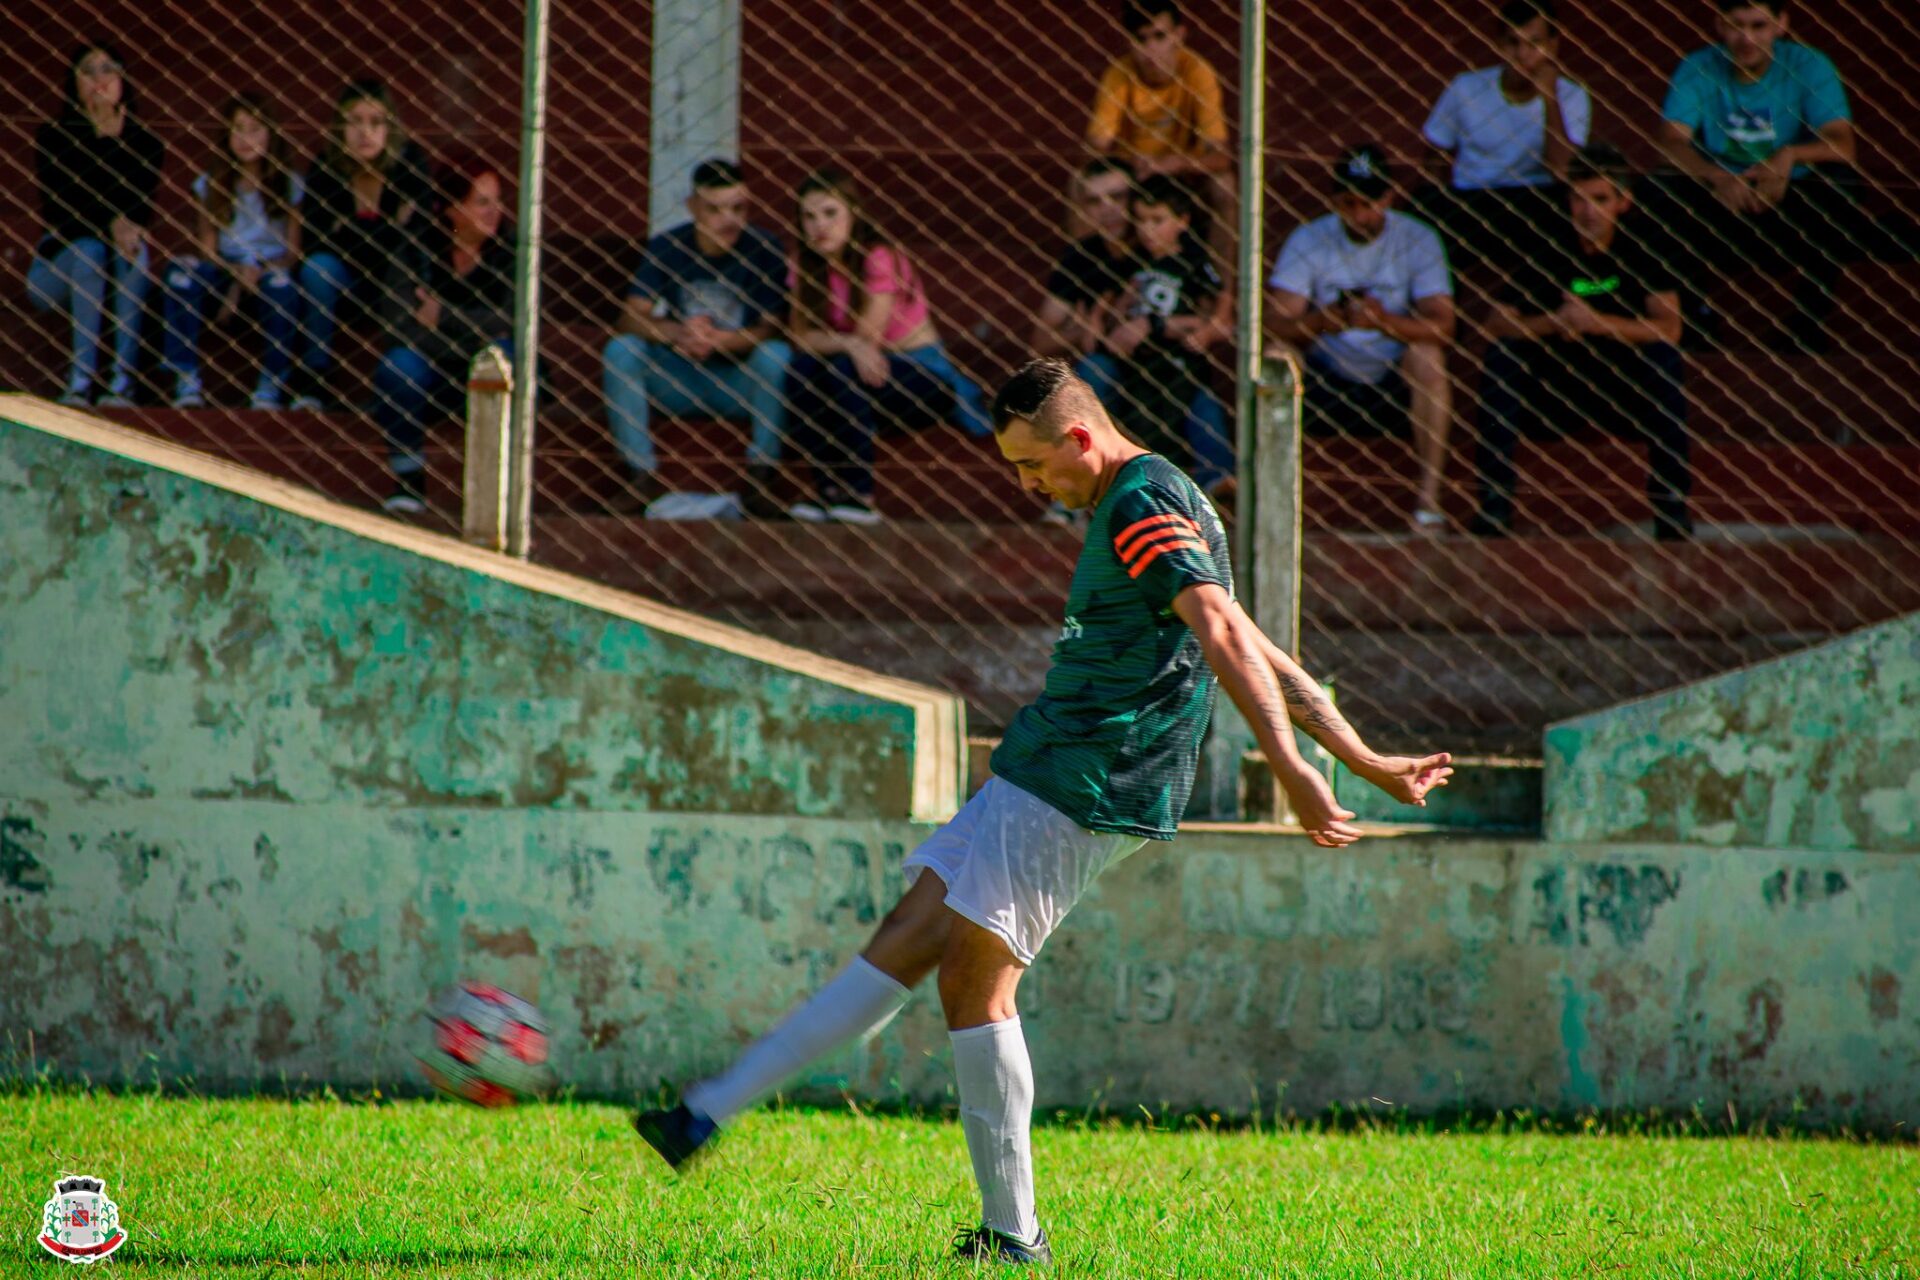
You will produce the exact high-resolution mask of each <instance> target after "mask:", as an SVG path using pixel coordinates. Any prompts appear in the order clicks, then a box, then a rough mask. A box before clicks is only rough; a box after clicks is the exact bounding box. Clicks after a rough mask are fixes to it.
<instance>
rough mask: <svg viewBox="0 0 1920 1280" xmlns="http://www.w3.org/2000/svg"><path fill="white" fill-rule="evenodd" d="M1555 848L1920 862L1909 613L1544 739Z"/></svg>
mask: <svg viewBox="0 0 1920 1280" xmlns="http://www.w3.org/2000/svg"><path fill="white" fill-rule="evenodd" d="M1545 794H1546V808H1547V818H1546V831H1547V835H1548V836H1549V837H1551V838H1554V839H1561V840H1585V841H1603V840H1626V841H1641V840H1661V841H1676V842H1684V843H1690V844H1703V845H1714V846H1734V845H1759V846H1764V847H1767V848H1798V849H1822V850H1842V849H1869V850H1877V851H1882V852H1888V853H1893V852H1902V851H1904V852H1915V851H1920V614H1916V615H1910V616H1908V617H1905V618H1900V619H1896V620H1895V621H1892V622H1887V623H1882V624H1880V625H1879V626H1874V627H1867V628H1864V629H1862V630H1860V631H1857V632H1854V633H1853V634H1851V635H1847V636H1843V637H1841V638H1840V639H1838V640H1833V641H1830V642H1828V643H1826V644H1822V645H1817V646H1815V647H1813V648H1811V649H1807V650H1804V651H1803V652H1800V653H1795V654H1790V655H1788V656H1787V657H1784V658H1777V659H1774V660H1773V661H1771V662H1763V663H1758V664H1756V665H1754V666H1751V667H1747V668H1745V669H1744V670H1740V671H1734V672H1730V673H1728V674H1727V675H1724V676H1718V677H1715V678H1713V679H1710V680H1703V681H1700V682H1699V683H1697V684H1690V685H1687V686H1685V687H1683V688H1679V689H1674V690H1671V691H1670V692H1667V693H1662V694H1657V695H1655V696H1653V697H1651V698H1645V699H1642V700H1640V701H1638V702H1632V703H1628V704H1626V705H1624V706H1620V707H1613V708H1609V709H1608V710H1606V711H1601V712H1596V713H1595V714H1593V715H1589V716H1583V717H1580V718H1579V719H1575V720H1568V721H1566V722H1564V723H1561V724H1557V725H1554V726H1552V727H1551V728H1549V729H1548V731H1547V735H1546V781H1545Z"/></svg>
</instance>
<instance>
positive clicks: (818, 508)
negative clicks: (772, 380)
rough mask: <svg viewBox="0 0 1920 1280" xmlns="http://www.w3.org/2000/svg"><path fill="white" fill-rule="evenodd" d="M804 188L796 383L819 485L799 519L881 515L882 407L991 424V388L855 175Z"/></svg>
mask: <svg viewBox="0 0 1920 1280" xmlns="http://www.w3.org/2000/svg"><path fill="white" fill-rule="evenodd" d="M796 195H797V199H798V205H799V207H798V215H797V216H798V224H799V225H798V239H799V261H798V265H797V267H796V268H795V270H794V272H793V275H792V277H791V278H792V282H793V301H792V330H793V345H794V350H795V354H794V358H793V366H792V370H791V373H790V374H789V377H788V387H789V388H790V389H791V393H792V397H793V414H794V417H795V418H796V419H797V420H798V423H799V431H798V432H797V433H796V443H797V445H798V448H799V452H800V453H801V455H802V456H803V457H805V458H806V459H807V461H808V462H809V463H810V465H811V471H812V494H811V496H809V497H808V498H806V499H804V500H802V501H801V502H799V503H796V504H795V505H794V507H793V508H792V510H791V514H792V515H793V517H794V518H795V519H796V520H806V521H812V522H818V521H822V520H837V521H843V522H846V523H850V524H873V523H876V522H877V521H878V520H879V518H880V517H879V514H878V513H877V512H875V511H874V509H873V441H874V436H875V434H876V433H877V432H878V430H879V427H880V423H881V421H882V419H883V418H884V419H887V420H891V421H904V422H915V423H924V422H928V421H933V420H938V419H940V418H942V417H945V416H946V415H948V414H952V415H953V416H954V417H956V418H958V419H959V422H960V425H961V426H962V427H964V428H965V429H966V430H967V431H968V433H969V434H971V435H974V436H987V435H990V434H992V432H993V424H992V423H991V422H990V421H989V420H988V418H987V412H986V403H985V397H984V396H983V395H982V394H981V392H980V388H979V386H978V385H977V384H975V383H974V381H973V380H972V379H970V378H968V377H967V376H966V375H964V374H962V373H961V372H960V371H959V370H958V369H957V368H955V367H954V364H953V362H952V361H951V360H949V359H948V358H947V353H946V348H944V347H943V346H941V344H940V332H939V330H938V328H936V327H935V325H934V322H933V315H932V312H931V311H930V309H929V308H928V306H927V290H926V285H925V283H924V282H923V281H922V280H921V278H920V273H919V272H918V271H916V270H915V269H914V267H913V263H912V262H911V261H910V260H909V259H908V257H907V255H906V251H905V250H903V249H902V248H901V247H900V245H899V244H898V243H897V242H895V241H893V240H891V239H889V238H888V237H887V235H886V234H885V233H884V232H883V231H881V230H880V228H879V227H877V226H876V225H875V224H874V222H873V220H872V219H871V218H870V217H868V215H867V213H866V211H865V210H864V209H863V208H862V207H861V203H860V197H859V193H858V192H857V191H856V190H855V188H854V186H853V183H852V182H851V181H850V180H849V179H848V178H847V177H846V175H844V174H842V173H839V172H837V171H835V170H832V169H822V170H819V171H817V172H815V173H813V174H810V175H809V176H808V177H807V179H806V180H805V181H804V182H802V183H801V184H800V189H799V191H798V192H797V193H796Z"/></svg>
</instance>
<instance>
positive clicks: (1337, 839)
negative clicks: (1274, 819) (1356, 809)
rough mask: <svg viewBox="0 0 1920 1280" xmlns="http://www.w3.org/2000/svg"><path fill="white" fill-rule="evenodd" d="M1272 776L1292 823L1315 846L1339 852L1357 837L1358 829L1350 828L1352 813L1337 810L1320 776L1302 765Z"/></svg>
mask: <svg viewBox="0 0 1920 1280" xmlns="http://www.w3.org/2000/svg"><path fill="white" fill-rule="evenodd" d="M1274 777H1275V779H1277V780H1278V781H1279V783H1280V789H1281V790H1282V791H1284V792H1285V793H1286V796H1287V806H1288V807H1289V808H1291V809H1292V810H1293V817H1294V821H1296V822H1298V823H1299V824H1300V826H1301V828H1302V829H1303V830H1305V831H1306V833H1307V836H1308V837H1309V838H1310V839H1311V840H1312V841H1313V842H1314V843H1315V844H1317V845H1320V846H1322V847H1323V848H1327V849H1339V848H1342V847H1343V846H1346V845H1350V844H1352V843H1353V842H1354V841H1355V840H1358V839H1359V838H1360V828H1358V827H1356V826H1354V825H1353V810H1351V809H1343V808H1341V807H1340V802H1339V801H1337V800H1335V799H1334V798H1333V788H1332V787H1330V786H1328V785H1327V780H1326V778H1325V777H1323V776H1322V775H1321V774H1320V773H1318V772H1317V771H1315V770H1314V769H1312V768H1310V767H1308V766H1307V765H1305V764H1304V763H1303V764H1302V765H1301V766H1300V768H1299V770H1298V771H1297V772H1294V771H1289V772H1286V773H1282V772H1281V771H1279V770H1277V769H1276V770H1275V771H1274Z"/></svg>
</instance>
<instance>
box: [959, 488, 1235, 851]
mask: <svg viewBox="0 0 1920 1280" xmlns="http://www.w3.org/2000/svg"><path fill="white" fill-rule="evenodd" d="M1206 582H1211V583H1214V584H1215V585H1217V586H1220V587H1224V588H1225V589H1226V590H1227V591H1228V592H1229V593H1231V592H1232V590H1233V568H1232V565H1231V563H1230V561H1229V559H1228V556H1227V536H1226V534H1225V533H1224V532H1223V531H1222V530H1221V528H1220V521H1219V519H1218V518H1217V517H1216V516H1215V515H1214V513H1213V506H1212V504H1211V503H1209V502H1208V501H1207V499H1206V495H1205V494H1203V493H1201V492H1200V490H1199V488H1198V487H1197V486H1195V484H1194V483H1193V481H1191V480H1189V479H1188V478H1187V477H1186V475H1185V474H1184V473H1183V472H1181V470H1180V469H1179V468H1178V467H1176V466H1174V465H1173V464H1172V463H1171V462H1168V461H1167V460H1166V459H1165V458H1162V457H1160V456H1159V455H1157V454H1151V453H1148V454H1142V455H1141V456H1139V457H1137V458H1133V459H1131V460H1129V461H1128V462H1127V463H1125V464H1124V465H1123V466H1122V467H1121V468H1120V472H1119V474H1118V475H1117V476H1115V477H1114V481H1113V485H1112V487H1111V488H1109V489H1108V490H1107V493H1106V496H1105V497H1103V498H1101V499H1100V503H1099V505H1098V506H1096V507H1095V508H1094V509H1093V515H1092V518H1091V519H1090V520H1089V521H1088V523H1087V541H1086V545H1085V546H1083V547H1082V548H1081V549H1080V560H1079V562H1078V563H1077V564H1075V565H1074V569H1073V583H1072V585H1071V587H1069V588H1068V591H1067V618H1066V624H1065V625H1064V626H1062V627H1061V628H1060V638H1059V640H1058V641H1056V642H1055V644H1054V646H1053V666H1052V667H1051V669H1049V670H1048V672H1047V683H1046V687H1045V689H1043V690H1042V691H1041V694H1040V696H1039V698H1037V699H1036V700H1035V701H1033V702H1031V703H1029V704H1028V705H1026V706H1025V707H1022V708H1021V709H1020V711H1019V713H1018V714H1017V715H1015V716H1014V718H1013V723H1012V724H1011V725H1009V726H1008V728H1007V733H1006V736H1005V737H1004V738H1002V739H1001V741H1000V746H999V748H998V749H997V750H996V751H995V752H994V753H993V772H994V774H995V775H996V776H998V777H1000V778H1003V779H1005V780H1006V781H1007V782H1010V783H1012V784H1013V785H1014V786H1016V787H1019V788H1020V789H1021V790H1022V791H1026V792H1028V793H1030V794H1032V795H1035V796H1038V797H1039V798H1040V799H1042V800H1044V801H1046V802H1047V803H1048V804H1050V805H1052V806H1053V807H1054V808H1056V809H1058V810H1060V812H1062V813H1064V814H1066V815H1067V816H1068V817H1069V818H1072V819H1073V820H1074V821H1075V822H1077V823H1079V824H1080V825H1081V826H1083V827H1085V828H1087V829H1088V830H1090V831H1115V832H1125V833H1128V834H1131V835H1139V836H1146V837H1148V838H1150V839H1155V840H1170V839H1172V838H1173V833H1174V829H1175V828H1176V827H1177V826H1178V825H1179V823H1180V815H1181V813H1182V812H1184V811H1185V809H1186V807H1187V797H1188V795H1189V794H1191V793H1192V791H1193V772H1194V765H1195V764H1196V763H1197V761H1198V760H1199V756H1200V739H1201V737H1202V736H1203V735H1204V734H1205V733H1206V731H1207V721H1208V719H1209V718H1210V717H1211V716H1212V715H1213V699H1214V679H1213V671H1212V670H1211V669H1210V668H1209V667H1208V666H1207V660H1206V658H1205V656H1204V655H1203V654H1202V653H1201V651H1200V641H1199V639H1198V638H1197V637H1195V635H1194V634H1193V632H1192V631H1190V630H1188V628H1187V624H1186V623H1184V622H1182V621H1181V620H1180V615H1178V614H1177V613H1175V612H1174V611H1173V598H1174V597H1175V596H1177V595H1179V594H1180V593H1181V592H1182V591H1184V590H1186V589H1187V588H1188V587H1191V586H1195V585H1197V584H1200V583H1206Z"/></svg>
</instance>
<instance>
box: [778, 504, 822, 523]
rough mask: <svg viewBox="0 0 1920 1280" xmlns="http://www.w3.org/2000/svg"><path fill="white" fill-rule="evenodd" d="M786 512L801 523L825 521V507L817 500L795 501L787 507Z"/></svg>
mask: <svg viewBox="0 0 1920 1280" xmlns="http://www.w3.org/2000/svg"><path fill="white" fill-rule="evenodd" d="M787 514H788V515H790V516H792V517H793V518H794V519H795V520H798V521H800V522H801V523H802V524H825V523H826V522H827V509H826V508H825V507H823V506H821V505H820V504H819V503H817V502H796V503H794V504H793V505H792V506H790V507H788V508H787Z"/></svg>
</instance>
